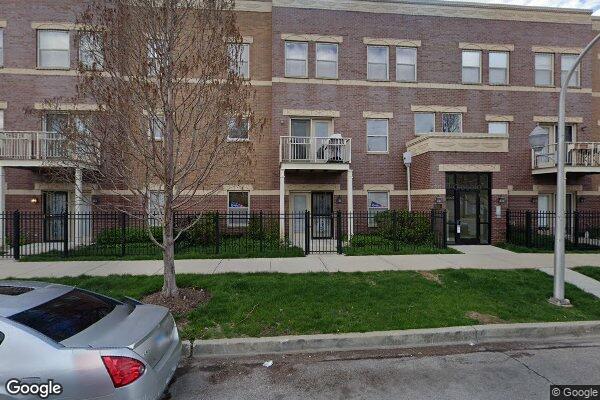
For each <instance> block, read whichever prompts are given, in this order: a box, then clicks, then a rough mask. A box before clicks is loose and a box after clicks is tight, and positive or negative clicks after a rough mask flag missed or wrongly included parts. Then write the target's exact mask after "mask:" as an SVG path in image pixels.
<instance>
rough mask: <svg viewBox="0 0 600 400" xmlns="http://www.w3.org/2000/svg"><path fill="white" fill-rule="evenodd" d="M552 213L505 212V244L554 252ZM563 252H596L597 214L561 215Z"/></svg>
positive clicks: (598, 236) (599, 224) (599, 239)
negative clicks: (563, 219)
mask: <svg viewBox="0 0 600 400" xmlns="http://www.w3.org/2000/svg"><path fill="white" fill-rule="evenodd" d="M555 231H556V213H554V212H546V211H513V210H507V212H506V242H507V243H510V244H513V245H517V246H523V247H528V248H533V249H542V250H552V249H554V233H555ZM565 247H566V248H567V250H590V249H600V213H598V212H581V211H575V212H569V213H566V215H565Z"/></svg>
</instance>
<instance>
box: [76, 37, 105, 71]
mask: <svg viewBox="0 0 600 400" xmlns="http://www.w3.org/2000/svg"><path fill="white" fill-rule="evenodd" d="M79 64H80V65H81V67H82V68H83V69H86V70H99V69H102V65H103V64H104V54H103V50H102V45H101V43H100V39H99V38H98V37H97V36H93V35H91V34H84V35H82V36H81V37H80V38H79Z"/></svg>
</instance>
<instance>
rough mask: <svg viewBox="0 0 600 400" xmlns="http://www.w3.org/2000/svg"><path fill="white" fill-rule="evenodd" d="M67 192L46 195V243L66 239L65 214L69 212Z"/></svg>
mask: <svg viewBox="0 0 600 400" xmlns="http://www.w3.org/2000/svg"><path fill="white" fill-rule="evenodd" d="M67 199H68V196H67V192H45V193H44V241H46V242H58V241H61V240H64V238H65V228H66V226H65V224H64V214H65V213H66V212H67V204H68V203H67V201H68V200H67Z"/></svg>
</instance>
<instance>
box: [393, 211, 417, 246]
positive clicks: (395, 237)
mask: <svg viewBox="0 0 600 400" xmlns="http://www.w3.org/2000/svg"><path fill="white" fill-rule="evenodd" d="M409 215H410V217H411V218H412V213H411V214H409ZM392 243H393V246H394V251H398V211H397V210H394V211H392Z"/></svg>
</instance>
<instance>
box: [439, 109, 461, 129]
mask: <svg viewBox="0 0 600 400" xmlns="http://www.w3.org/2000/svg"><path fill="white" fill-rule="evenodd" d="M444 115H460V130H459V131H458V132H445V131H444ZM442 132H443V133H448V134H457V133H463V114H462V113H459V112H443V113H442Z"/></svg>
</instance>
